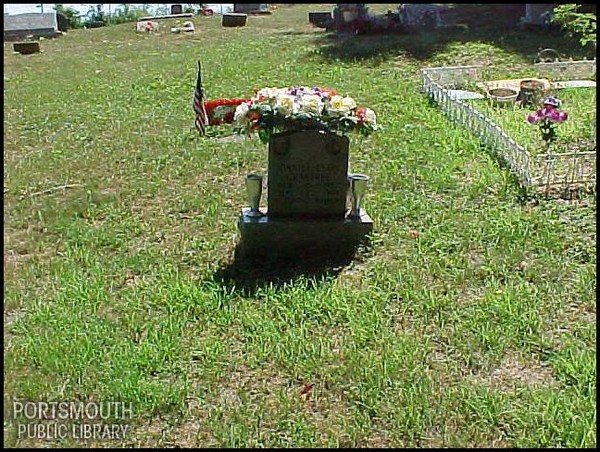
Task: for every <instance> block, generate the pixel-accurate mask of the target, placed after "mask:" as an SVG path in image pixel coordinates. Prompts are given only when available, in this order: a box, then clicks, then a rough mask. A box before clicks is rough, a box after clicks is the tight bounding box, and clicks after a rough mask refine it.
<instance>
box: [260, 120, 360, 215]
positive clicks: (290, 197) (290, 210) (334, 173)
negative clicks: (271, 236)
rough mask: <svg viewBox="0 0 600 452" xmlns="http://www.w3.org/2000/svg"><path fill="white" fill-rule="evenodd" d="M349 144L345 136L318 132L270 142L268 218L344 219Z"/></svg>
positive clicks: (288, 134) (291, 134)
mask: <svg viewBox="0 0 600 452" xmlns="http://www.w3.org/2000/svg"><path fill="white" fill-rule="evenodd" d="M349 144H350V142H349V140H348V138H347V137H345V136H340V135H334V134H324V133H319V132H318V131H306V132H300V133H299V132H286V133H281V134H277V135H276V136H274V137H273V138H272V139H271V141H270V143H269V178H268V195H267V196H268V203H269V215H270V216H271V217H273V218H282V217H287V218H340V219H341V218H344V214H345V212H346V197H347V192H348V148H349Z"/></svg>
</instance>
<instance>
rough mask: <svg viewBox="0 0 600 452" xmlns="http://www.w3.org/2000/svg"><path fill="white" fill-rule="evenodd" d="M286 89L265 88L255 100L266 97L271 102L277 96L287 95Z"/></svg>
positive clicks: (258, 93)
mask: <svg viewBox="0 0 600 452" xmlns="http://www.w3.org/2000/svg"><path fill="white" fill-rule="evenodd" d="M287 91H288V90H287V89H286V88H263V89H261V90H260V91H259V92H257V93H256V95H255V96H254V98H253V100H258V99H260V98H263V97H266V98H267V99H269V100H270V101H272V100H273V99H275V98H276V97H277V96H280V95H282V94H287Z"/></svg>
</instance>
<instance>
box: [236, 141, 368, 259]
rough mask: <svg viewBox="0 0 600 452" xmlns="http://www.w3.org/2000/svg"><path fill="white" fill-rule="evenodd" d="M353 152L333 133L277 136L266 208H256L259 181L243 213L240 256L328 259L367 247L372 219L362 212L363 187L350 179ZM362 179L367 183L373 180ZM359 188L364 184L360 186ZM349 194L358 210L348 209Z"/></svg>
mask: <svg viewBox="0 0 600 452" xmlns="http://www.w3.org/2000/svg"><path fill="white" fill-rule="evenodd" d="M348 153H349V140H348V138H347V137H345V136H341V135H337V134H334V133H324V132H319V131H298V132H283V133H279V134H275V135H273V136H272V137H271V139H270V141H269V161H268V178H267V206H264V207H259V208H258V209H257V207H258V206H257V205H256V203H257V199H256V193H257V187H256V186H255V184H256V178H254V179H252V181H251V183H252V184H253V185H252V188H251V189H249V197H250V204H251V205H252V204H254V206H253V207H247V208H242V210H241V214H240V218H239V221H238V228H239V231H240V234H241V240H240V243H239V245H238V255H240V256H242V257H250V256H271V257H300V256H323V255H332V254H342V253H345V252H351V251H352V250H353V249H356V247H357V246H358V245H360V244H362V243H367V242H368V238H369V233H370V232H372V230H373V220H372V219H371V218H370V217H369V215H368V214H367V212H366V211H365V209H364V208H362V202H361V200H362V196H363V195H364V186H363V188H362V190H363V192H362V193H361V194H360V195H357V193H355V191H356V190H355V189H354V185H353V182H352V181H351V178H350V177H349V175H348ZM249 177H254V175H250V176H249ZM361 177H362V181H363V182H364V183H365V184H366V180H367V179H368V177H366V176H361ZM354 179H356V180H360V178H359V177H355V178H354ZM359 185H361V186H362V182H361V183H360V184H359V183H358V182H357V183H356V187H359ZM349 192H352V193H353V196H354V197H355V198H356V202H358V203H359V204H358V205H357V204H356V202H353V203H352V205H350V206H349V205H348V202H347V200H348V194H349ZM257 210H258V211H259V212H260V213H259V214H258V215H257Z"/></svg>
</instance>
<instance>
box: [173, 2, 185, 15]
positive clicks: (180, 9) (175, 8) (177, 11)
mask: <svg viewBox="0 0 600 452" xmlns="http://www.w3.org/2000/svg"><path fill="white" fill-rule="evenodd" d="M171 14H183V5H181V4H176V5H171Z"/></svg>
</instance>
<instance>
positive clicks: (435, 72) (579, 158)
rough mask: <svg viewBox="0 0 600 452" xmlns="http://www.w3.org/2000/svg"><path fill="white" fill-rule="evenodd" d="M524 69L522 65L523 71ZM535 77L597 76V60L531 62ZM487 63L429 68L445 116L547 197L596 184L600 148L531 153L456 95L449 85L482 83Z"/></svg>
mask: <svg viewBox="0 0 600 452" xmlns="http://www.w3.org/2000/svg"><path fill="white" fill-rule="evenodd" d="M524 68H525V67H523V68H521V69H524ZM529 68H530V69H532V70H533V71H535V73H536V75H535V76H536V77H540V78H546V79H549V80H552V81H563V80H572V79H587V78H591V77H595V74H596V60H591V61H588V60H584V61H563V62H554V63H538V64H535V65H533V66H529ZM484 71H485V69H484V68H483V66H457V67H436V68H426V69H423V70H422V71H421V78H422V87H423V90H424V92H425V93H426V94H428V95H429V96H431V97H432V98H433V100H434V101H435V102H437V103H438V104H439V106H440V108H441V109H442V110H443V111H444V112H445V113H446V115H447V116H448V117H449V118H450V119H451V120H452V121H455V122H457V123H458V124H460V125H462V126H463V127H466V128H467V129H468V130H469V131H470V132H471V133H473V134H474V135H475V136H476V137H478V138H479V140H480V141H481V142H482V143H483V144H484V145H486V146H487V147H488V148H490V149H491V150H492V151H493V152H495V153H496V154H497V155H498V156H499V157H500V158H501V159H502V160H504V161H505V162H506V163H507V164H508V165H509V166H510V168H511V170H512V171H513V173H514V174H515V176H516V177H517V179H518V181H519V183H520V184H521V185H522V186H524V187H528V188H533V189H535V190H536V191H538V192H542V193H544V194H546V195H550V194H556V193H564V192H565V191H567V190H570V189H580V188H586V189H589V188H593V189H595V187H596V151H595V147H594V150H593V151H574V152H564V153H551V154H537V155H533V156H532V155H531V154H530V153H529V152H528V151H527V150H526V149H525V148H524V147H523V146H521V145H520V144H519V143H517V142H516V141H515V140H514V139H513V138H511V137H510V136H509V135H508V134H507V133H506V132H505V131H504V130H502V128H501V127H500V126H498V125H497V124H495V123H494V122H493V121H492V120H491V119H490V118H488V117H487V116H485V115H484V114H483V113H481V112H479V111H477V110H476V109H475V108H473V107H472V106H471V105H469V104H468V103H466V102H463V101H462V100H460V99H457V98H456V96H453V95H451V91H449V89H450V88H460V87H464V86H465V85H466V86H469V85H470V84H474V83H476V82H479V81H483V80H482V79H483V78H484V77H483V72H484Z"/></svg>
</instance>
